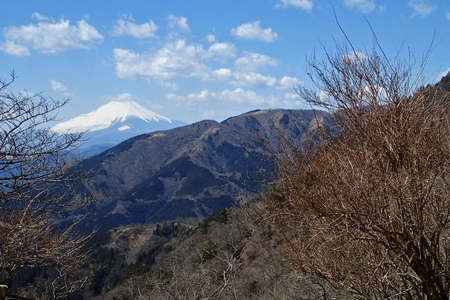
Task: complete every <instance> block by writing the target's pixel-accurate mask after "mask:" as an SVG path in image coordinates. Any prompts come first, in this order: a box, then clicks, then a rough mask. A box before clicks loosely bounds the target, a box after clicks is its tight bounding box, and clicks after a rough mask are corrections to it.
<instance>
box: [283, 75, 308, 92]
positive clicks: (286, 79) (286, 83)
mask: <svg viewBox="0 0 450 300" xmlns="http://www.w3.org/2000/svg"><path fill="white" fill-rule="evenodd" d="M303 84H304V82H303V81H302V80H300V79H298V78H296V77H290V76H283V78H281V79H280V82H279V88H280V89H285V90H289V89H294V88H296V87H299V86H302V85H303Z"/></svg>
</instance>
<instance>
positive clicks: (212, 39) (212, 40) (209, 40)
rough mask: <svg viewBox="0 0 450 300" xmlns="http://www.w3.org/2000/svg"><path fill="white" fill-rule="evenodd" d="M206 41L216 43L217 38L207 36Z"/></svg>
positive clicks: (211, 35)
mask: <svg viewBox="0 0 450 300" xmlns="http://www.w3.org/2000/svg"><path fill="white" fill-rule="evenodd" d="M206 40H207V41H208V42H209V43H214V42H216V40H217V39H216V36H215V35H214V34H208V35H207V36H206Z"/></svg>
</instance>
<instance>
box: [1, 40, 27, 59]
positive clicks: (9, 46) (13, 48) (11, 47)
mask: <svg viewBox="0 0 450 300" xmlns="http://www.w3.org/2000/svg"><path fill="white" fill-rule="evenodd" d="M0 50H1V51H3V52H6V53H8V54H11V55H16V56H29V55H30V51H29V50H28V48H27V47H25V46H22V45H19V44H16V43H15V42H13V41H5V42H4V43H3V44H1V45H0Z"/></svg>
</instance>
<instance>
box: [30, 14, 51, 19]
mask: <svg viewBox="0 0 450 300" xmlns="http://www.w3.org/2000/svg"><path fill="white" fill-rule="evenodd" d="M31 18H33V19H35V20H38V21H48V20H50V18H49V17H47V16H44V15H41V14H40V13H38V12H34V13H32V14H31Z"/></svg>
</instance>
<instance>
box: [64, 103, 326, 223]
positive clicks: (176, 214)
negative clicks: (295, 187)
mask: <svg viewBox="0 0 450 300" xmlns="http://www.w3.org/2000/svg"><path fill="white" fill-rule="evenodd" d="M316 117H317V118H316ZM317 119H319V120H321V122H325V124H326V125H327V124H330V121H329V119H328V115H327V114H326V113H323V112H314V111H302V110H264V111H254V112H249V113H246V114H243V115H240V116H237V117H234V118H230V119H228V120H225V121H223V122H222V123H218V122H215V121H201V122H198V123H195V124H192V125H189V126H184V127H180V128H176V129H172V130H167V131H158V132H154V133H151V134H145V135H141V136H137V137H134V138H131V139H129V140H127V141H125V142H123V143H121V144H119V145H117V146H116V147H113V148H111V149H109V150H108V151H106V152H104V153H102V154H100V155H97V156H95V157H92V158H90V159H87V160H85V161H83V162H81V163H80V164H79V165H78V166H76V167H75V168H74V169H73V171H72V172H77V173H85V174H88V176H87V180H86V181H85V182H86V183H85V184H83V185H81V184H80V185H79V186H78V194H77V196H78V197H82V196H86V195H90V196H92V197H93V199H94V204H93V205H92V206H91V207H90V208H89V211H90V212H92V216H91V217H90V218H89V220H88V222H87V223H86V226H88V227H91V226H100V227H101V228H102V229H108V228H111V227H115V226H117V225H122V224H131V223H154V222H161V221H165V220H174V219H177V218H198V217H204V216H208V215H210V214H212V213H213V212H214V211H216V210H218V209H221V208H223V207H226V206H227V205H230V204H236V201H237V199H239V198H240V197H248V196H252V195H254V194H255V193H257V192H259V191H261V189H262V187H263V186H264V185H265V184H267V183H268V182H270V181H271V179H272V178H273V171H274V164H273V161H272V156H271V155H272V153H273V152H279V151H280V149H281V148H280V139H281V138H280V136H284V137H285V138H286V139H287V140H290V141H298V142H302V141H303V140H305V139H306V138H307V137H308V136H309V135H310V133H311V130H313V129H314V128H315V127H316V126H317V124H316V120H317Z"/></svg>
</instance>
